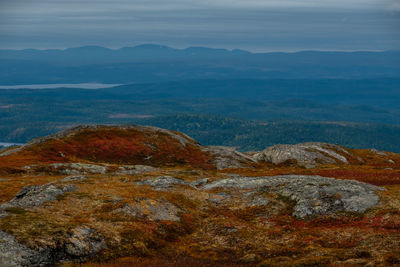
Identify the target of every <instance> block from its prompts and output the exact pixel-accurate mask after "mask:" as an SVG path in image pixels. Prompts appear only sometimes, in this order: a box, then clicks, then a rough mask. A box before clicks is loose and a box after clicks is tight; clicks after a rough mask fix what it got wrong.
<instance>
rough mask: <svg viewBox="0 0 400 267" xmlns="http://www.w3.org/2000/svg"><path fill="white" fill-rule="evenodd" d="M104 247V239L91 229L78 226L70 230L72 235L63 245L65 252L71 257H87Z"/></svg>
mask: <svg viewBox="0 0 400 267" xmlns="http://www.w3.org/2000/svg"><path fill="white" fill-rule="evenodd" d="M105 247H106V243H105V242H104V239H103V238H102V237H101V236H100V235H99V234H97V233H96V232H95V231H94V230H93V229H91V228H89V227H86V226H79V227H77V228H75V229H73V230H72V235H71V237H70V238H69V239H68V241H67V243H66V245H65V252H66V253H67V254H68V255H70V256H73V257H80V258H82V257H87V256H90V255H93V254H95V253H97V252H99V251H100V250H102V249H104V248H105Z"/></svg>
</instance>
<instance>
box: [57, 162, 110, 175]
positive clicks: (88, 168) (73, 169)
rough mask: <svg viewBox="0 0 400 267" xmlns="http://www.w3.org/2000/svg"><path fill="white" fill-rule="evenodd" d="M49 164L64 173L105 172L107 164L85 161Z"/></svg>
mask: <svg viewBox="0 0 400 267" xmlns="http://www.w3.org/2000/svg"><path fill="white" fill-rule="evenodd" d="M50 166H51V167H53V168H54V169H55V170H56V171H57V172H59V173H60V174H65V175H82V174H105V173H107V169H108V168H107V166H102V165H95V164H85V163H54V164H51V165H50Z"/></svg>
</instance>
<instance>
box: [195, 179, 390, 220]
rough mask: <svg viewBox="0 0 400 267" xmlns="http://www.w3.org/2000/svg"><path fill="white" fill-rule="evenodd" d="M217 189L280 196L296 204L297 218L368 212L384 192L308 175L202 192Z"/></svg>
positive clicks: (237, 182)
mask: <svg viewBox="0 0 400 267" xmlns="http://www.w3.org/2000/svg"><path fill="white" fill-rule="evenodd" d="M218 187H220V188H226V189H227V188H237V189H254V190H257V191H267V192H269V191H271V192H276V193H279V194H281V195H283V196H285V197H289V198H290V199H292V200H294V201H295V202H296V206H295V208H294V211H293V216H295V217H298V218H305V217H308V216H315V215H318V214H332V213H335V212H339V211H349V212H360V213H361V212H365V211H366V210H367V209H369V208H372V207H374V206H375V205H376V204H377V203H378V200H379V197H378V196H377V195H376V194H375V191H377V190H383V188H381V187H378V186H374V185H370V184H366V183H362V182H358V181H354V180H339V179H334V178H326V177H321V176H306V175H283V176H270V177H236V178H228V179H221V180H218V181H215V182H212V183H209V184H207V185H205V186H203V188H202V189H204V190H210V189H213V188H218Z"/></svg>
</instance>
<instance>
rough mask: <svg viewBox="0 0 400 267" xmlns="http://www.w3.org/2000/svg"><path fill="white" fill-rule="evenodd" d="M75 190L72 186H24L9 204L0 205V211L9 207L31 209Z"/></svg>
mask: <svg viewBox="0 0 400 267" xmlns="http://www.w3.org/2000/svg"><path fill="white" fill-rule="evenodd" d="M74 190H76V188H75V187H74V186H71V185H67V186H60V187H57V186H55V185H52V184H45V185H31V186H25V187H23V188H22V189H21V191H19V192H18V194H17V195H16V196H15V197H14V198H13V199H12V200H11V201H9V202H7V203H4V204H2V205H0V209H6V208H10V207H19V208H31V207H35V206H39V205H42V204H43V203H45V202H49V201H53V200H55V199H56V198H57V196H59V195H62V194H64V193H66V192H71V191H74Z"/></svg>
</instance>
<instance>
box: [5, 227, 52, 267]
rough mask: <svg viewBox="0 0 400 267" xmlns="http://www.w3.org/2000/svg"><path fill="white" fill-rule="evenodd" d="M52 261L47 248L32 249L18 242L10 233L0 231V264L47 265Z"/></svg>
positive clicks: (11, 266) (11, 265) (16, 265)
mask: <svg viewBox="0 0 400 267" xmlns="http://www.w3.org/2000/svg"><path fill="white" fill-rule="evenodd" d="M51 263H52V261H51V257H50V253H49V251H47V250H39V251H36V250H33V249H30V248H28V247H26V246H24V245H22V244H20V243H18V242H17V241H16V240H15V238H14V237H13V236H12V235H9V234H7V233H5V232H3V231H0V266H2V267H3V266H4V267H21V266H47V265H50V264H51Z"/></svg>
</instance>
